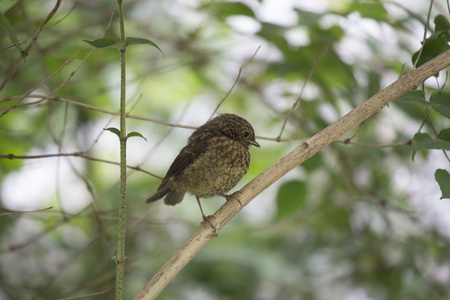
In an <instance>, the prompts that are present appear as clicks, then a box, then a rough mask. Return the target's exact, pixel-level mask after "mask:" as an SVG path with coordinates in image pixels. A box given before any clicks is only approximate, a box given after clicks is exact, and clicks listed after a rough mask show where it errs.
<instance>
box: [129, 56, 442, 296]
mask: <svg viewBox="0 0 450 300" xmlns="http://www.w3.org/2000/svg"><path fill="white" fill-rule="evenodd" d="M448 66H450V50H448V51H446V52H444V53H442V54H441V55H439V56H437V57H435V58H434V59H432V60H430V61H429V62H427V63H425V64H423V65H422V66H420V67H419V68H417V69H415V70H413V71H411V72H409V73H406V74H405V75H403V76H402V77H401V78H399V79H398V80H396V81H395V82H394V83H392V84H391V85H389V86H388V87H386V88H384V89H383V90H381V91H379V92H378V93H377V94H375V95H373V96H372V97H371V98H369V99H368V100H367V101H366V102H364V103H362V104H361V105H359V106H358V107H356V108H355V109H353V110H352V111H350V112H349V113H347V114H346V115H345V116H343V117H341V118H340V119H338V120H337V121H336V122H334V123H333V124H331V125H329V126H328V127H327V128H325V129H324V130H322V131H320V132H319V133H317V134H316V135H314V136H313V137H311V138H309V139H307V140H305V141H304V142H303V143H302V144H301V145H299V146H297V147H296V148H295V149H294V150H292V151H291V152H289V153H288V154H287V155H285V156H284V157H283V158H281V159H280V160H279V161H277V162H276V163H275V164H273V165H272V166H271V167H269V168H268V169H266V170H265V171H264V172H262V173H261V174H259V175H258V176H257V177H256V178H254V179H253V180H252V181H250V182H249V183H248V184H247V185H245V186H244V187H243V188H242V189H241V190H240V191H239V192H236V193H235V195H236V197H237V199H238V200H239V201H227V202H226V203H225V204H224V205H223V206H222V207H221V208H220V209H219V210H218V211H217V212H216V213H215V214H214V215H213V216H212V217H210V221H211V222H212V223H213V225H214V226H215V227H216V230H217V232H219V231H220V229H222V228H223V227H224V226H225V225H226V223H228V222H229V221H230V220H231V218H233V217H234V216H235V215H236V214H237V213H238V212H239V211H240V210H241V209H242V208H243V207H244V206H245V205H247V204H248V203H250V201H251V200H252V199H254V198H255V197H256V196H257V195H259V194H260V193H261V192H262V191H264V190H265V189H267V188H268V187H269V186H271V185H272V184H273V183H275V182H276V181H277V180H279V179H280V178H281V177H283V176H284V175H286V174H287V173H288V172H289V171H291V170H292V169H294V168H295V167H296V166H298V165H299V164H300V163H302V162H304V161H305V160H307V159H309V158H311V157H312V156H313V155H315V154H316V153H317V152H319V151H320V150H322V149H323V148H325V147H326V146H328V145H329V144H330V143H331V142H333V141H334V140H336V139H338V138H339V137H341V136H342V135H343V134H345V133H346V132H347V131H349V130H350V129H352V128H353V127H355V126H356V125H358V124H360V123H361V122H363V121H364V120H366V119H368V118H370V117H371V116H373V115H374V114H375V113H377V112H378V111H379V110H381V109H382V108H383V107H385V106H386V105H387V104H389V103H390V102H392V101H394V100H395V99H397V98H398V97H400V96H401V95H403V94H405V93H406V92H408V91H411V90H415V89H416V88H417V86H418V85H419V84H421V83H422V82H424V81H425V80H426V79H428V78H429V77H431V76H433V75H434V74H436V73H437V72H439V71H441V70H443V69H444V68H447V67H448ZM241 204H242V205H241ZM216 236H217V235H215V234H213V229H212V227H211V226H210V225H208V224H203V223H202V225H201V226H200V227H199V228H198V229H197V230H196V231H195V232H194V234H193V235H192V236H191V237H190V238H189V239H188V240H187V241H186V242H185V243H184V244H183V245H182V246H181V248H180V249H179V250H178V251H177V252H176V253H175V254H174V256H172V258H170V259H169V261H167V262H166V264H164V266H163V267H162V268H161V269H160V270H159V271H158V272H157V273H156V274H155V275H154V276H153V278H152V279H151V280H150V281H149V282H148V283H147V284H146V285H145V287H144V288H142V290H141V291H140V292H139V293H138V295H137V296H136V297H135V298H134V299H145V300H149V299H155V298H156V297H157V296H158V295H159V294H160V293H161V291H162V290H163V289H164V288H165V286H166V285H167V284H169V282H171V281H172V280H173V279H174V278H175V276H176V275H177V274H178V272H180V271H181V270H182V269H183V267H184V266H185V265H186V264H187V263H188V262H189V261H190V260H191V259H192V258H193V257H194V256H195V254H196V253H197V252H198V251H199V250H200V249H201V248H202V247H203V246H204V245H205V244H206V243H207V242H208V241H210V240H211V239H213V238H214V237H216Z"/></svg>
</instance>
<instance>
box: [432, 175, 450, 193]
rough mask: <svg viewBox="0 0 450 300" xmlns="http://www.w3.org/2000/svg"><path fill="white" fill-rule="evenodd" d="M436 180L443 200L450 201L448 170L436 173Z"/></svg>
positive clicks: (449, 176)
mask: <svg viewBox="0 0 450 300" xmlns="http://www.w3.org/2000/svg"><path fill="white" fill-rule="evenodd" d="M434 178H435V179H436V181H437V183H438V184H439V187H440V189H441V192H442V197H441V199H444V198H447V199H450V174H449V173H448V171H447V170H443V169H437V170H436V172H435V173H434Z"/></svg>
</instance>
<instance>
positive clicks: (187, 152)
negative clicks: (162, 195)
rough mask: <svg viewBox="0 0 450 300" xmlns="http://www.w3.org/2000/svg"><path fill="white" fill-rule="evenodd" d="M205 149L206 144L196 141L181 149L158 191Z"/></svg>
mask: <svg viewBox="0 0 450 300" xmlns="http://www.w3.org/2000/svg"><path fill="white" fill-rule="evenodd" d="M206 148H207V143H204V142H202V141H199V140H197V141H195V142H192V143H189V144H188V145H186V147H184V148H183V149H181V151H180V153H179V154H178V156H177V157H176V158H175V160H174V161H173V163H172V165H171V166H170V168H169V170H168V171H167V174H166V176H165V177H164V179H163V181H162V182H161V185H160V186H159V188H158V190H160V189H163V188H164V186H165V185H166V184H167V183H168V182H169V181H170V179H172V178H173V177H174V176H176V175H178V174H179V173H181V172H182V171H183V170H184V169H185V168H186V167H187V166H189V165H190V164H191V163H193V162H194V161H195V159H196V158H197V157H198V156H200V155H201V154H202V153H203V152H204V151H205V150H206Z"/></svg>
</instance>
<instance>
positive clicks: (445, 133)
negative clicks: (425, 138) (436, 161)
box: [438, 128, 450, 142]
mask: <svg viewBox="0 0 450 300" xmlns="http://www.w3.org/2000/svg"><path fill="white" fill-rule="evenodd" d="M438 138H439V139H441V140H444V141H447V142H450V128H447V129H443V130H441V132H439V134H438Z"/></svg>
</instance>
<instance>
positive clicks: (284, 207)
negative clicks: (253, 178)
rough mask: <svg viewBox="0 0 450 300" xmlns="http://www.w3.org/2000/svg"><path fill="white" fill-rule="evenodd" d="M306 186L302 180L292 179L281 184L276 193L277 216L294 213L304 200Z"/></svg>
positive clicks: (282, 216) (283, 216) (286, 215)
mask: <svg viewBox="0 0 450 300" xmlns="http://www.w3.org/2000/svg"><path fill="white" fill-rule="evenodd" d="M306 194H307V187H306V184H305V183H304V182H303V181H298V180H293V181H288V182H286V183H285V184H283V185H282V186H281V187H280V189H279V190H278V195H277V208H278V212H277V218H285V217H288V216H292V215H294V214H295V213H296V212H298V211H299V210H300V208H301V207H302V206H303V205H304V204H305V202H306Z"/></svg>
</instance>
